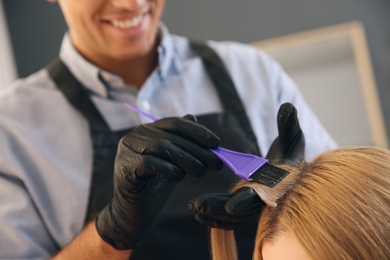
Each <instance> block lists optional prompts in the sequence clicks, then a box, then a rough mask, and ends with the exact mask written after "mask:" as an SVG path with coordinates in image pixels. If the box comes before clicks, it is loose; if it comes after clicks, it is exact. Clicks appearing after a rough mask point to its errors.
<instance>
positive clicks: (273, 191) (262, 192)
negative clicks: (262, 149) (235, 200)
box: [231, 163, 298, 207]
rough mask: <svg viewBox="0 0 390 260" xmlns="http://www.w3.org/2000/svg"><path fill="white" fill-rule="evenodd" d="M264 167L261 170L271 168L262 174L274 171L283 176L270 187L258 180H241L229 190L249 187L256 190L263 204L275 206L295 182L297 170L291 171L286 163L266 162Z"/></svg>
mask: <svg viewBox="0 0 390 260" xmlns="http://www.w3.org/2000/svg"><path fill="white" fill-rule="evenodd" d="M263 167H264V166H263ZM265 167H267V168H264V169H263V171H265V170H266V169H272V170H268V171H267V172H265V173H263V174H271V172H272V173H275V174H276V175H277V176H278V175H279V176H283V177H281V179H280V180H279V181H278V182H277V184H276V185H275V186H274V187H270V186H269V185H266V184H263V183H261V182H259V181H249V182H247V181H244V180H242V181H240V182H239V183H237V184H236V186H235V187H234V188H233V190H231V192H233V193H234V192H237V191H238V190H239V189H241V188H243V187H251V188H253V189H254V190H255V191H256V193H257V194H258V195H259V197H260V198H261V200H262V201H264V203H265V204H267V205H268V206H270V207H276V205H277V201H278V200H279V198H281V197H282V196H283V195H284V194H285V193H286V191H287V190H289V189H290V188H291V187H292V186H293V185H294V184H295V183H296V182H297V179H298V171H293V170H292V167H290V166H287V165H283V166H282V167H278V166H275V165H272V164H270V163H268V165H267V166H265ZM268 167H270V168H268ZM270 176H272V175H270ZM263 179H264V178H263ZM259 183H260V185H259Z"/></svg>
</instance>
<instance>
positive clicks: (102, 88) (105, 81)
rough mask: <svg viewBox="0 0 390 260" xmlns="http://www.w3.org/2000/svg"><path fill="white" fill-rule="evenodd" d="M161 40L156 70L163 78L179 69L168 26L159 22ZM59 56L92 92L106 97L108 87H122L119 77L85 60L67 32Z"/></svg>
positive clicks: (122, 83) (122, 82)
mask: <svg viewBox="0 0 390 260" xmlns="http://www.w3.org/2000/svg"><path fill="white" fill-rule="evenodd" d="M159 28H160V35H161V40H160V44H159V46H158V49H157V51H158V56H159V59H158V63H159V64H158V67H157V69H156V72H157V73H158V75H159V76H160V78H161V79H164V78H165V77H167V75H169V73H171V72H177V71H179V62H178V61H177V60H176V59H175V55H174V44H173V39H172V36H171V35H170V33H169V31H168V28H167V27H166V26H165V25H164V24H163V23H160V25H159ZM60 58H61V60H62V61H63V62H64V63H65V64H66V65H67V67H68V68H69V70H70V71H71V72H72V74H73V75H74V76H75V77H76V78H77V79H78V80H79V81H80V83H81V84H83V86H85V87H86V88H88V89H89V90H90V91H92V92H93V93H96V94H98V95H101V96H104V97H107V95H108V93H107V92H108V91H109V90H108V89H107V88H108V87H124V86H125V84H124V81H123V80H122V78H121V77H119V76H117V75H114V74H112V73H110V72H107V71H104V70H102V69H100V68H99V67H97V66H95V65H94V64H92V63H91V62H89V61H88V60H86V59H85V58H84V57H83V56H82V55H81V54H80V53H79V52H78V51H77V50H76V49H75V47H74V46H73V44H72V42H71V40H70V36H69V33H66V34H65V36H64V38H63V40H62V44H61V50H60Z"/></svg>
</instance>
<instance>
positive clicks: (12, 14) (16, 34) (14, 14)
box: [3, 0, 390, 133]
mask: <svg viewBox="0 0 390 260" xmlns="http://www.w3.org/2000/svg"><path fill="white" fill-rule="evenodd" d="M3 2H4V8H5V11H6V15H7V19H8V23H9V26H10V33H11V39H12V42H13V47H14V52H15V56H16V62H17V67H18V71H19V75H20V76H26V75H28V74H29V73H31V72H33V71H36V70H38V69H39V68H41V67H42V66H44V65H45V64H47V63H48V62H49V61H50V60H51V59H52V58H54V57H55V56H56V55H57V53H58V48H59V44H60V42H61V38H62V35H63V33H64V31H65V30H66V25H65V23H64V20H63V18H62V15H61V13H60V10H59V8H58V6H57V5H56V4H49V3H47V2H46V1H44V0H40V1H36V0H34V1H31V0H3ZM166 2H167V3H166V11H165V14H164V17H163V21H164V22H165V23H166V24H167V25H168V27H169V28H170V31H171V32H173V33H177V34H181V35H185V36H189V37H191V38H195V39H213V40H234V41H240V42H252V41H258V40H262V39H266V38H271V37H275V36H280V35H284V34H290V33H294V32H299V31H304V30H307V29H313V28H318V27H323V26H328V25H333V24H338V23H343V22H348V21H352V20H360V21H361V22H363V24H364V26H365V28H366V35H367V38H368V45H369V48H370V52H371V58H372V62H373V67H374V73H375V77H376V81H377V84H378V92H379V95H380V99H381V105H382V108H383V112H384V117H385V121H386V126H387V130H388V133H390V102H388V100H390V30H389V27H388V25H390V1H389V0H322V1H319V0H240V1H237V0H219V1H213V0H196V1H193V0H166Z"/></svg>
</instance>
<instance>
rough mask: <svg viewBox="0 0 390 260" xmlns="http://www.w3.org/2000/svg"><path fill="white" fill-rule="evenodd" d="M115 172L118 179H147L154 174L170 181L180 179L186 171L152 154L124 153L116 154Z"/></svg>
mask: <svg viewBox="0 0 390 260" xmlns="http://www.w3.org/2000/svg"><path fill="white" fill-rule="evenodd" d="M115 174H116V175H117V178H119V179H126V180H127V181H129V182H135V181H137V180H141V181H142V180H148V179H151V178H152V177H154V176H159V177H162V178H164V179H167V180H170V181H181V180H182V179H183V178H184V177H185V174H186V173H185V172H184V171H183V170H182V169H180V168H179V167H177V166H175V165H173V164H172V163H170V162H167V161H166V160H162V159H161V158H158V157H155V156H153V155H141V154H137V155H135V156H131V157H128V156H126V155H125V154H118V155H117V157H116V161H115ZM119 176H122V177H119ZM134 185H135V184H134Z"/></svg>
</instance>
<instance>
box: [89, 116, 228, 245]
mask: <svg viewBox="0 0 390 260" xmlns="http://www.w3.org/2000/svg"><path fill="white" fill-rule="evenodd" d="M195 121H196V120H194V117H192V116H189V115H188V116H185V117H184V118H178V117H172V118H165V119H161V120H158V121H156V122H154V123H151V124H145V125H140V126H138V127H137V128H135V129H134V130H133V131H131V132H130V133H129V134H127V135H126V136H124V137H123V138H122V139H121V140H120V142H119V146H118V152H117V156H116V159H115V169H114V195H113V199H112V201H111V202H110V203H109V204H108V205H107V206H106V207H105V208H104V209H103V210H102V211H101V212H100V213H99V215H98V217H97V220H96V227H97V231H98V233H99V234H100V236H101V237H102V238H103V240H104V241H106V242H107V243H109V244H111V245H112V246H113V247H114V248H116V249H132V248H135V247H137V246H139V245H140V244H141V243H142V241H143V239H144V238H145V235H146V233H147V232H148V229H149V228H150V226H151V223H152V222H153V219H154V218H155V217H156V215H157V214H158V212H159V210H160V209H161V208H162V207H163V205H164V203H165V202H166V200H167V199H168V197H169V195H170V193H171V191H172V189H173V188H174V184H175V183H176V182H178V181H180V180H182V179H183V178H184V177H185V175H186V174H189V175H191V176H195V177H200V176H202V175H204V174H205V172H206V170H207V169H209V170H218V169H220V168H221V167H222V165H223V164H222V162H221V161H220V160H219V159H218V158H217V157H216V156H215V155H214V154H213V153H212V152H211V151H210V150H209V149H210V148H215V147H217V146H218V144H219V138H218V137H217V136H216V135H215V134H213V133H212V132H211V131H210V130H208V129H206V128H205V127H203V126H201V125H199V124H197V123H196V122H195Z"/></svg>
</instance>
